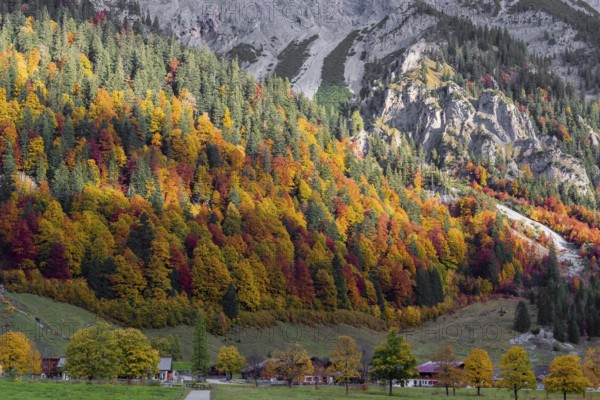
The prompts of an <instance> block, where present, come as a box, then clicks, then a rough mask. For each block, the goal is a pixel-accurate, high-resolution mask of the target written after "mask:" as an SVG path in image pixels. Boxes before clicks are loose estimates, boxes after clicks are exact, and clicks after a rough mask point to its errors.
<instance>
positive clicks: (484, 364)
mask: <svg viewBox="0 0 600 400" xmlns="http://www.w3.org/2000/svg"><path fill="white" fill-rule="evenodd" d="M465 373H466V375H467V376H466V378H467V382H469V383H470V384H471V385H473V386H475V387H476V388H477V395H478V396H479V395H480V394H481V388H489V387H491V386H492V382H493V379H494V366H493V365H492V361H491V360H490V356H489V354H488V352H487V351H485V350H482V349H473V350H471V352H470V353H469V355H468V356H467V358H465Z"/></svg>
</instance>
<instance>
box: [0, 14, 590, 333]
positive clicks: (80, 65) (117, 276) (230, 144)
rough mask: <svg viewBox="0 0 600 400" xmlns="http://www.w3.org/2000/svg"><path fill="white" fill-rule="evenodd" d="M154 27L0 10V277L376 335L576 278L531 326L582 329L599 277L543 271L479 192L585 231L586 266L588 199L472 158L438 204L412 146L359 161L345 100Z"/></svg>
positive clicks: (126, 313) (542, 294)
mask: <svg viewBox="0 0 600 400" xmlns="http://www.w3.org/2000/svg"><path fill="white" fill-rule="evenodd" d="M152 30H153V28H152V27H151V26H140V25H139V24H138V25H131V26H130V25H128V24H127V23H124V24H115V23H114V22H113V21H110V20H109V19H106V18H105V15H103V14H102V13H95V14H94V15H92V16H86V18H83V16H78V15H73V14H71V13H69V12H68V11H61V12H57V13H55V14H53V15H52V16H50V15H49V14H48V13H43V12H38V13H35V14H34V13H29V14H27V13H25V14H24V13H14V14H9V15H5V16H4V17H3V19H2V20H1V21H0V155H1V158H0V167H1V175H0V200H1V205H0V208H1V210H0V276H1V278H2V281H3V282H4V284H5V286H6V287H7V288H9V289H10V290H13V291H17V292H30V293H35V294H40V295H43V296H47V297H50V298H53V299H56V300H59V301H64V302H68V303H71V304H75V305H78V306H81V307H83V308H86V309H88V310H90V311H93V312H95V313H97V314H99V315H101V316H103V317H105V318H107V319H109V320H111V321H115V322H118V323H122V324H125V325H128V326H133V327H140V328H159V327H165V326H175V325H179V324H192V323H193V321H194V318H195V315H196V312H197V310H199V309H203V310H204V311H205V313H206V315H207V324H208V327H209V330H210V331H211V332H213V333H224V332H226V331H227V329H228V328H229V327H230V326H232V325H233V324H236V323H241V324H254V325H261V324H264V325H266V324H270V323H272V322H274V321H275V320H282V321H291V322H305V323H316V322H335V323H341V322H344V323H348V324H352V325H356V326H368V327H371V328H374V329H379V330H384V329H387V327H398V326H402V327H406V326H414V325H419V324H421V323H422V322H423V321H425V320H427V319H430V318H433V317H436V316H439V315H442V314H444V313H447V312H450V311H452V310H454V309H456V308H458V307H461V306H464V305H466V304H468V303H469V302H472V301H476V300H478V299H481V298H485V297H488V296H494V295H500V294H522V295H526V296H530V297H532V298H534V299H535V298H537V299H538V300H539V301H541V302H544V301H545V302H546V303H547V304H554V303H556V304H558V302H559V301H560V299H561V298H562V299H564V298H566V296H568V295H569V293H572V294H573V295H574V296H575V300H574V301H572V302H571V306H569V307H563V308H564V309H562V308H560V307H550V310H551V311H550V315H549V316H546V317H545V318H547V320H545V322H546V323H552V321H553V320H555V321H556V320H560V321H563V322H561V323H564V321H571V320H572V321H573V322H572V324H574V325H575V326H577V328H578V329H579V330H580V331H581V333H583V332H586V333H587V334H589V335H592V336H596V335H597V334H600V320H599V319H598V317H594V315H595V314H596V313H595V312H594V311H593V310H595V309H596V308H597V309H600V284H597V282H595V281H594V279H592V285H590V287H589V288H587V286H586V285H583V284H580V283H581V282H580V281H579V279H577V278H575V279H572V280H568V281H564V280H561V279H559V278H558V274H559V272H558V270H559V266H558V265H557V263H556V259H555V257H554V255H553V251H552V250H550V252H549V254H550V255H549V256H544V255H543V254H541V253H539V252H538V247H537V246H536V245H535V244H534V243H532V241H531V240H529V239H528V238H527V237H526V236H525V235H522V234H517V233H516V231H515V230H514V229H513V227H512V225H511V223H510V221H509V220H508V219H506V218H504V217H503V216H502V215H501V214H498V213H497V212H496V209H495V204H494V202H493V201H492V199H493V198H496V199H501V200H510V199H512V201H513V202H514V203H515V204H516V205H519V206H520V207H523V209H524V210H529V211H528V212H530V213H531V214H530V215H531V216H532V217H533V218H535V219H538V220H539V221H540V222H543V223H546V224H548V225H549V226H551V227H553V228H555V229H556V230H557V231H558V232H559V233H563V234H564V235H565V236H567V237H569V238H570V239H571V240H573V241H574V242H575V243H577V244H578V245H579V246H582V253H583V254H584V256H585V259H586V260H588V262H589V265H590V267H591V268H592V271H596V269H597V265H596V258H597V256H598V252H599V251H600V248H599V247H598V245H597V243H600V241H599V239H600V231H599V228H600V217H599V216H598V214H597V212H596V211H593V210H588V209H586V208H585V207H583V206H575V205H565V204H563V203H562V202H561V201H560V200H559V199H557V197H554V196H548V197H545V198H531V197H529V196H528V195H527V193H528V190H527V185H528V184H529V182H528V181H527V180H526V179H524V180H519V181H513V182H507V181H506V180H501V179H497V178H496V177H495V176H494V175H493V174H492V172H491V171H490V172H489V176H488V171H486V168H485V166H484V165H477V164H475V165H474V164H473V163H469V165H465V168H464V171H466V173H465V176H462V177H461V179H466V181H467V182H468V185H467V187H468V189H469V192H468V194H467V195H466V196H464V197H462V198H460V199H453V200H452V201H442V199H441V198H440V196H437V195H435V193H433V192H432V191H431V190H428V189H430V188H429V187H428V182H429V180H430V179H429V177H430V175H428V174H430V172H429V169H427V168H425V167H424V165H423V160H421V159H420V158H419V157H418V155H417V154H416V152H415V151H413V150H412V149H411V146H410V145H409V144H408V143H403V144H402V145H400V146H398V147H397V148H395V149H391V148H390V149H387V150H386V157H385V160H383V159H382V158H381V157H380V154H379V153H378V152H375V151H372V152H367V153H366V154H365V153H363V152H362V151H361V149H360V147H359V146H358V144H357V143H355V142H353V141H352V140H351V137H352V136H353V135H354V134H356V133H357V132H358V131H359V130H360V129H361V125H362V121H361V119H360V116H359V115H357V114H356V113H354V114H353V113H352V112H351V111H348V110H341V111H340V110H332V109H329V108H327V107H325V106H323V105H319V104H317V103H315V102H313V101H311V100H308V99H307V98H305V97H304V96H303V95H302V94H300V93H295V92H294V91H293V90H292V89H291V86H290V84H289V82H288V81H285V80H282V79H280V78H269V79H267V80H266V81H264V82H258V81H256V80H255V79H254V78H253V77H251V76H250V75H249V74H247V73H246V72H244V71H243V70H241V69H240V67H239V66H238V64H237V62H236V61H227V60H223V59H220V58H217V57H216V56H215V55H213V54H212V53H210V52H209V51H208V50H203V49H196V48H190V47H186V46H184V45H181V44H179V43H178V42H177V41H176V40H175V39H174V38H171V37H168V36H165V35H158V34H154V33H152ZM389 160H394V161H393V162H389ZM488 181H489V182H488ZM519 189H520V190H519ZM590 243H596V244H594V245H592V244H590ZM548 247H550V245H548ZM532 254H538V255H539V256H538V257H535V256H532ZM540 282H544V285H545V286H543V287H542V288H541V289H539V290H538V289H537V288H538V286H539V285H540ZM556 287H560V289H556ZM545 288H547V290H548V291H550V290H552V291H553V292H552V293H555V291H556V290H559V292H560V293H562V294H561V296H565V297H558V296H557V297H554V296H551V295H548V293H550V292H548V291H545V290H546V289H545ZM584 305H587V306H586V310H589V311H588V313H589V314H590V315H591V316H589V315H587V314H586V313H582V314H579V312H578V311H579V310H578V309H577V307H579V306H581V307H583V306H584ZM552 310H554V311H552ZM553 313H554V314H553ZM576 316H577V318H578V319H576ZM559 317H560V318H559ZM588 317H589V318H588ZM563 318H564V319H563ZM590 318H591V319H590ZM594 318H595V319H594ZM564 329H565V330H567V329H568V326H564Z"/></svg>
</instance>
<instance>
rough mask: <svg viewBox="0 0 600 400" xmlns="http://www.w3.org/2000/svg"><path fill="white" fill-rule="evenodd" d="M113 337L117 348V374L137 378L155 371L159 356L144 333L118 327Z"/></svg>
mask: <svg viewBox="0 0 600 400" xmlns="http://www.w3.org/2000/svg"><path fill="white" fill-rule="evenodd" d="M115 339H116V343H117V347H118V348H119V352H120V354H119V359H120V362H119V376H120V377H122V378H127V379H139V378H143V377H146V376H148V375H150V374H153V373H155V372H157V368H158V363H159V362H160V356H159V354H158V350H155V349H153V348H152V346H151V345H150V342H149V341H148V339H147V338H146V336H144V334H143V333H142V332H141V331H139V330H137V329H133V328H129V329H118V330H116V331H115Z"/></svg>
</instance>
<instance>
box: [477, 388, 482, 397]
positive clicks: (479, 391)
mask: <svg viewBox="0 0 600 400" xmlns="http://www.w3.org/2000/svg"><path fill="white" fill-rule="evenodd" d="M477 396H481V386H477Z"/></svg>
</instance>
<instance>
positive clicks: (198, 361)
mask: <svg viewBox="0 0 600 400" xmlns="http://www.w3.org/2000/svg"><path fill="white" fill-rule="evenodd" d="M209 369H210V357H209V355H208V335H207V333H206V319H205V317H204V314H203V313H202V311H199V312H198V315H197V316H196V326H195V328H194V354H193V356H192V370H193V372H195V373H198V374H200V375H206V374H207V373H208V371H209Z"/></svg>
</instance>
